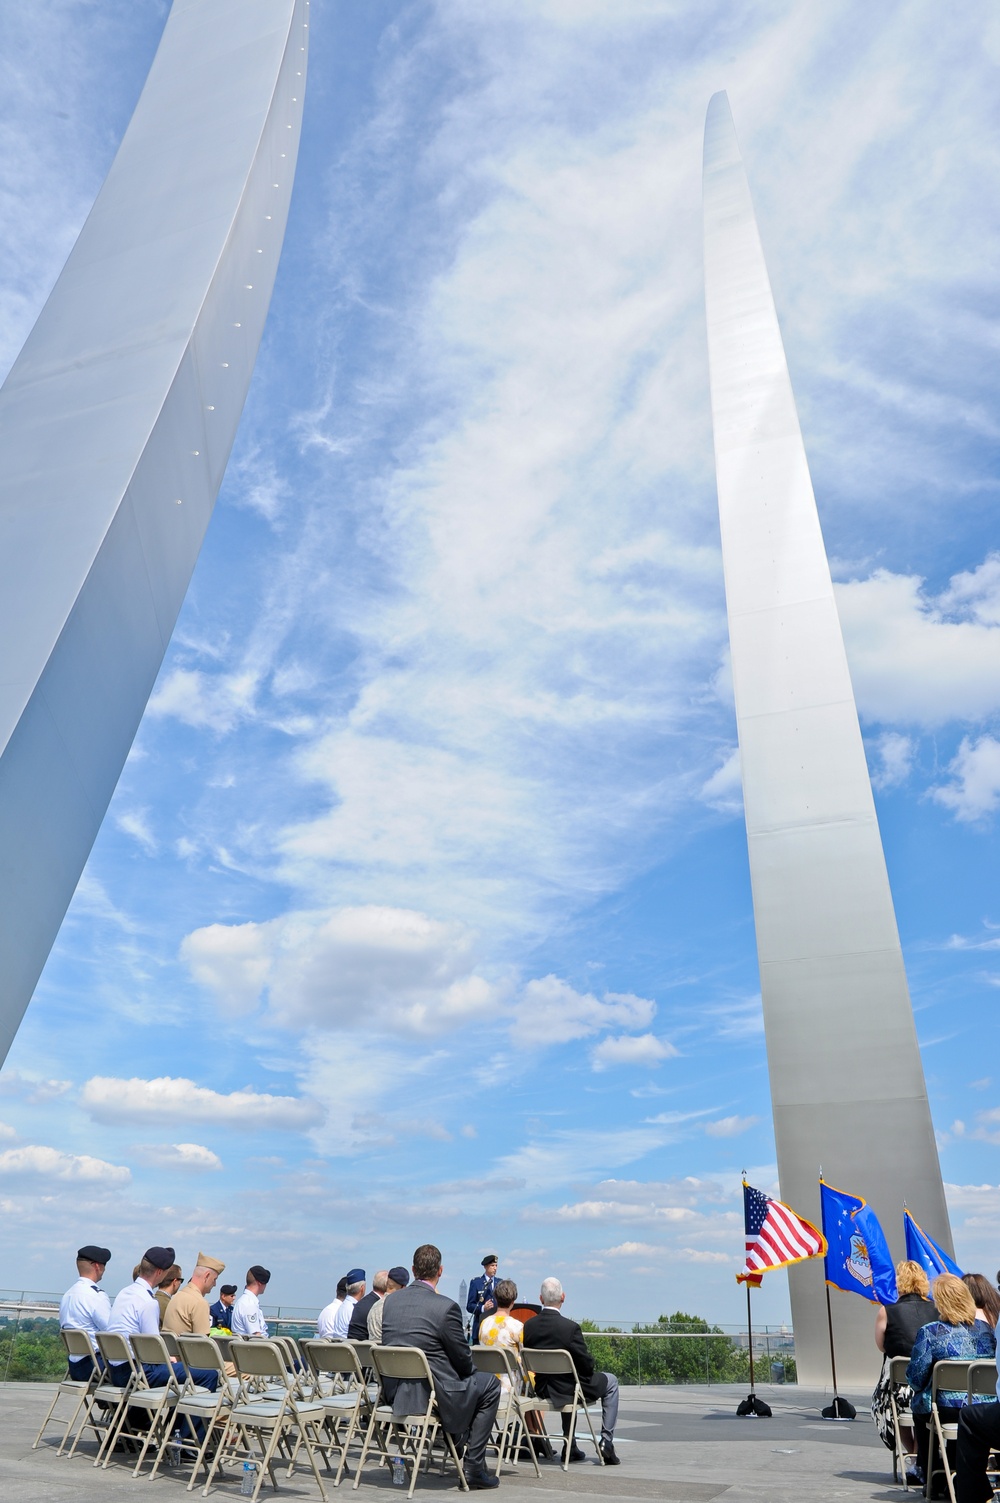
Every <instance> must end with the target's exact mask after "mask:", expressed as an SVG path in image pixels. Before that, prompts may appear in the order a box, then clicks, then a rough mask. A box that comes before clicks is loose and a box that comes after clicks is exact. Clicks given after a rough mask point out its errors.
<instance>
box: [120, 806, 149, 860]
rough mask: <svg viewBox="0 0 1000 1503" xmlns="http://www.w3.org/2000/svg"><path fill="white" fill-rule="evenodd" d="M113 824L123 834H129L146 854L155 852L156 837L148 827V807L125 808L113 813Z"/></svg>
mask: <svg viewBox="0 0 1000 1503" xmlns="http://www.w3.org/2000/svg"><path fill="white" fill-rule="evenodd" d="M115 824H116V825H117V826H118V828H119V830H121V831H122V833H123V834H124V835H131V837H132V839H133V840H134V841H135V842H136V844H137V845H140V846H141V847H142V849H143V850H144V851H145V852H146V855H147V856H155V854H156V848H157V847H156V837H155V836H154V834H153V832H152V830H151V829H150V827H149V811H148V809H127V810H124V811H123V812H122V813H121V814H116V815H115Z"/></svg>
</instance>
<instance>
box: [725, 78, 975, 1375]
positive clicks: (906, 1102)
mask: <svg viewBox="0 0 1000 1503" xmlns="http://www.w3.org/2000/svg"><path fill="white" fill-rule="evenodd" d="M704 210H705V299H706V308H707V316H708V345H709V361H710V368H711V386H712V420H713V425H714V432H715V462H716V474H717V481H718V492H719V516H720V521H721V527H722V554H723V562H724V567H725V577H726V601H727V606H728V613H729V637H730V644H731V648H732V662H733V685H734V691H735V697H736V718H737V725H738V728H739V741H740V759H741V763H742V769H743V797H744V804H745V811H746V828H747V844H748V847H749V856H750V876H751V883H752V887H753V906H754V920H755V924H756V930H757V954H758V960H759V964H760V980H761V994H762V997H763V1004H764V1027H765V1032H766V1036H767V1055H768V1065H769V1070H770V1079H771V1098H772V1103H773V1108H774V1135H775V1141H776V1144H777V1150H778V1175H779V1179H780V1183H781V1195H782V1198H783V1199H784V1200H786V1201H788V1202H789V1203H790V1204H791V1205H793V1206H794V1207H795V1209H796V1210H798V1211H801V1212H802V1213H803V1214H804V1215H806V1216H811V1217H813V1218H814V1219H815V1218H817V1217H818V1214H819V1193H818V1188H817V1180H818V1175H819V1169H820V1166H821V1165H822V1168H823V1172H824V1175H825V1178H826V1179H827V1181H828V1182H829V1183H830V1184H834V1185H837V1186H839V1187H841V1188H843V1189H846V1190H850V1191H852V1192H853V1193H855V1194H860V1195H864V1196H865V1197H866V1198H867V1199H868V1200H869V1201H870V1202H871V1204H872V1206H873V1207H874V1209H875V1211H876V1213H877V1215H878V1216H879V1219H880V1220H881V1222H882V1224H883V1227H884V1228H885V1231H886V1234H887V1235H888V1237H889V1239H890V1241H891V1243H892V1245H893V1248H894V1251H895V1256H897V1257H901V1256H902V1255H903V1248H902V1206H903V1202H904V1200H905V1201H906V1202H907V1204H908V1205H909V1206H910V1208H911V1210H912V1211H913V1213H914V1215H915V1216H916V1218H917V1220H918V1221H919V1222H920V1223H921V1224H922V1225H923V1226H924V1227H925V1228H928V1229H930V1230H931V1233H932V1235H933V1236H934V1237H935V1238H936V1239H937V1240H938V1241H940V1242H941V1243H942V1244H943V1245H944V1246H945V1247H946V1248H948V1249H950V1248H951V1233H950V1229H949V1223H948V1211H947V1207H946V1205H945V1198H944V1190H943V1187H942V1183H941V1171H940V1167H939V1164H938V1156H937V1147H936V1144H935V1140H934V1132H933V1128H932V1125H931V1115H930V1109H929V1106H928V1102H927V1091H926V1087H925V1084H924V1075H923V1068H922V1065H921V1061H920V1051H919V1048H918V1045H917V1038H916V1030H915V1028H914V1023H913V1012H912V1009H911V1007H910V999H909V992H908V990H907V985H906V975H905V972H904V969H903V957H902V952H901V950H900V945H899V936H898V933H897V929H896V918H895V913H894V910H893V905H892V895H891V893H890V891H889V880H888V875H887V873H886V866H885V857H884V854H883V851H882V841H881V837H880V834H879V828H878V821H877V819H876V815H875V805H874V801H873V798H872V790H871V782H870V779H869V776H868V767H867V763H866V760H865V753H864V747H863V745H862V741H861V732H860V729H859V726H858V715H857V709H856V706H855V702H854V693H853V690H852V687H851V679H850V674H849V671H848V666H847V658H846V655H845V652H844V643H843V637H842V635H841V630H840V621H839V618H838V616H837V608H836V604H835V601H834V595H833V586H832V584H831V580H830V568H829V564H828V562H827V556H826V550H825V547H824V544H823V536H822V533H821V531H820V525H819V518H818V515H817V512H816V502H815V499H814V496H813V489H812V482H811V480H810V478H809V467H808V464H807V462H806V455H805V449H804V447H803V443H802V434H801V432H800V430H799V421H798V415H797V413H796V410H795V400H794V398H793V396H792V388H791V383H790V381H789V377H788V367H787V364H786V362H785V352H784V348H783V346H782V342H781V334H780V331H779V328H778V320H777V316H776V314H775V309H774V301H773V299H772V296H771V286H770V282H769V280H768V275H767V267H766V265H765V262H764V255H763V251H762V249H761V244H760V237H759V235H758V232H757V222H756V219H755V217H754V211H753V204H752V202H751V198H750V189H749V187H748V184H747V179H746V174H745V172H744V170H743V162H742V159H741V157H740V151H739V146H738V145H737V140H736V132H735V129H734V126H733V119H732V115H731V113H730V110H729V101H728V99H727V97H726V95H725V94H724V93H723V94H716V95H714V96H713V98H712V100H711V103H710V104H709V107H708V118H707V121H706V124H705V158H704ZM917 1207H919V1208H920V1209H919V1211H918V1210H917ZM789 1283H790V1287H791V1296H792V1317H793V1323H794V1327H795V1346H796V1356H797V1359H798V1370H799V1380H800V1381H804V1382H807V1383H813V1384H823V1383H825V1382H828V1380H829V1345H828V1339H827V1331H826V1308H825V1300H824V1294H823V1271H822V1264H821V1263H810V1264H805V1265H801V1266H800V1267H798V1268H794V1269H791V1270H790V1272H789ZM832 1299H833V1303H834V1315H835V1325H836V1330H837V1366H838V1376H839V1377H840V1378H841V1381H842V1382H843V1383H845V1384H846V1385H848V1386H849V1385H850V1383H851V1382H852V1381H858V1382H864V1383H868V1382H870V1381H871V1380H872V1379H873V1376H874V1374H876V1373H877V1369H878V1361H879V1359H878V1353H877V1352H876V1351H875V1347H874V1344H873V1340H872V1315H871V1308H870V1307H866V1305H865V1304H864V1302H863V1301H862V1300H860V1299H858V1298H857V1297H856V1296H850V1295H846V1294H839V1293H837V1292H836V1291H834V1292H833V1293H832Z"/></svg>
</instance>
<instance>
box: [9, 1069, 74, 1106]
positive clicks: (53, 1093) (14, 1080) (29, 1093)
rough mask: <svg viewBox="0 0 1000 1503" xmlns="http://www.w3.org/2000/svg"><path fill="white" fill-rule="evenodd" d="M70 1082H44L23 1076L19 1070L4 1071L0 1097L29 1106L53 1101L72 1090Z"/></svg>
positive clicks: (43, 1080) (36, 1077)
mask: <svg viewBox="0 0 1000 1503" xmlns="http://www.w3.org/2000/svg"><path fill="white" fill-rule="evenodd" d="M72 1088H73V1082H72V1081H71V1080H46V1079H44V1078H43V1077H42V1076H38V1075H33V1074H25V1073H22V1072H21V1071H20V1070H11V1069H7V1070H4V1072H3V1074H2V1075H0V1096H10V1097H14V1098H15V1099H17V1100H21V1101H26V1102H27V1103H28V1105H29V1106H38V1105H43V1104H44V1103H45V1102H47V1101H55V1100H56V1099H57V1098H58V1097H60V1096H65V1095H66V1092H67V1091H70V1090H72Z"/></svg>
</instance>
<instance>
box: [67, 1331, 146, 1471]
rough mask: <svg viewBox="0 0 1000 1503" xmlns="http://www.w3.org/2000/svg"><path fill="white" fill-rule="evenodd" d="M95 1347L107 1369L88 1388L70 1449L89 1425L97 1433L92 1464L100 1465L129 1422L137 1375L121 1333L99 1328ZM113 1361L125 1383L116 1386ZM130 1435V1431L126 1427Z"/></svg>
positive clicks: (133, 1359)
mask: <svg viewBox="0 0 1000 1503" xmlns="http://www.w3.org/2000/svg"><path fill="white" fill-rule="evenodd" d="M96 1339H97V1349H98V1351H99V1352H100V1354H101V1356H102V1357H103V1358H104V1366H105V1369H106V1371H105V1372H104V1374H103V1375H102V1377H101V1381H100V1382H99V1383H98V1385H97V1387H96V1388H93V1389H91V1392H90V1397H89V1398H88V1400H87V1413H86V1415H85V1416H84V1420H83V1423H82V1424H81V1426H80V1428H79V1430H78V1431H77V1434H76V1439H75V1440H74V1442H73V1445H72V1448H71V1450H70V1453H69V1454H70V1455H71V1456H72V1455H73V1453H74V1451H75V1450H76V1448H77V1445H78V1444H79V1441H80V1436H81V1435H82V1434H83V1432H84V1430H85V1429H86V1428H87V1426H88V1425H89V1426H90V1428H91V1429H92V1430H93V1431H94V1434H95V1435H97V1436H98V1447H97V1455H96V1456H95V1457H94V1465H95V1466H100V1464H101V1462H102V1461H103V1460H104V1455H105V1452H107V1454H108V1455H109V1456H110V1454H111V1451H112V1449H113V1448H114V1445H115V1442H116V1441H117V1439H118V1435H119V1432H121V1431H123V1430H124V1428H125V1426H126V1425H127V1423H128V1400H129V1398H130V1396H131V1394H132V1390H133V1389H134V1388H135V1385H136V1382H137V1378H136V1371H135V1358H134V1357H133V1355H132V1348H131V1347H130V1346H129V1344H128V1342H127V1341H126V1340H125V1337H124V1336H117V1335H113V1334H112V1333H111V1332H110V1331H98V1333H97V1338H96ZM112 1364H115V1365H116V1366H117V1367H118V1368H119V1369H120V1368H121V1367H125V1369H126V1378H125V1382H124V1384H122V1385H121V1386H119V1385H118V1384H117V1383H112V1381H111V1366H112ZM128 1433H129V1434H130V1435H131V1434H133V1432H132V1430H131V1429H129V1432H128Z"/></svg>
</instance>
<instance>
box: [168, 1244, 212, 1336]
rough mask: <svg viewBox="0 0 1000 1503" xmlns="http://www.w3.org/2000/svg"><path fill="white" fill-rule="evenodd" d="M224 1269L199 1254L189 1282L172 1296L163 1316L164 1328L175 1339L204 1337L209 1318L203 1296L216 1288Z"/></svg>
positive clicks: (207, 1328)
mask: <svg viewBox="0 0 1000 1503" xmlns="http://www.w3.org/2000/svg"><path fill="white" fill-rule="evenodd" d="M225 1270H226V1265H225V1263H220V1262H219V1260H218V1258H210V1257H208V1256H207V1254H205V1253H202V1252H200V1253H199V1254H198V1262H197V1265H196V1267H195V1270H194V1273H193V1274H192V1275H191V1280H190V1282H189V1283H187V1284H185V1285H184V1288H183V1289H181V1290H180V1292H179V1293H177V1294H175V1295H174V1297H173V1299H172V1300H171V1301H170V1303H169V1305H168V1306H167V1313H166V1315H164V1317H163V1329H164V1330H165V1331H172V1332H173V1334H174V1335H175V1336H207V1335H208V1333H209V1331H210V1330H211V1327H212V1316H211V1312H210V1311H209V1308H208V1300H207V1299H206V1298H205V1296H206V1295H207V1294H208V1293H209V1291H210V1290H211V1289H214V1288H215V1281H216V1279H217V1278H218V1277H219V1274H220V1273H224V1272H225Z"/></svg>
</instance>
